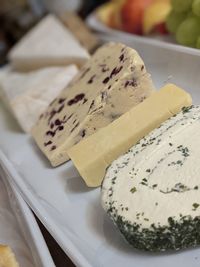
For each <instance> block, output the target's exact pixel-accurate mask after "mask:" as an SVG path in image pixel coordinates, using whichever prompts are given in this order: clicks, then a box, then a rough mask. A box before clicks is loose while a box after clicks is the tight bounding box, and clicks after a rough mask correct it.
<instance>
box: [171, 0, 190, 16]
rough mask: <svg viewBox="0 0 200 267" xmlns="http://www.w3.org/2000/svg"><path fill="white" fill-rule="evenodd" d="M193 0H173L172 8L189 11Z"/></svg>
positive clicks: (177, 10) (178, 10) (179, 11)
mask: <svg viewBox="0 0 200 267" xmlns="http://www.w3.org/2000/svg"><path fill="white" fill-rule="evenodd" d="M192 2H193V0H171V4H172V9H173V10H174V11H175V12H178V13H181V12H187V11H189V9H190V8H191V6H192Z"/></svg>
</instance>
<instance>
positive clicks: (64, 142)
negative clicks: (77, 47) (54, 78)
mask: <svg viewBox="0 0 200 267" xmlns="http://www.w3.org/2000/svg"><path fill="white" fill-rule="evenodd" d="M152 92H154V86H153V84H152V80H151V78H150V75H149V74H148V73H147V71H146V68H145V66H144V62H143V61H142V59H141V58H140V56H139V55H138V53H137V52H136V51H135V50H133V49H131V48H129V47H126V46H125V45H122V44H115V43H109V44H106V45H104V46H103V47H101V48H99V49H98V50H97V52H96V53H95V54H94V56H93V57H92V58H91V59H90V60H89V61H88V63H86V65H85V66H84V67H83V68H82V70H81V71H80V73H79V75H78V76H77V77H76V78H75V80H74V81H73V82H72V84H71V85H70V86H69V87H68V88H66V90H63V92H62V93H61V94H60V95H59V97H57V98H56V99H55V100H54V101H53V102H52V104H51V105H50V106H49V108H48V109H47V110H46V112H45V113H44V114H43V115H42V116H41V117H40V120H39V121H38V123H37V124H36V125H35V127H34V128H33V131H32V134H33V137H34V139H35V141H36V143H37V144H38V146H39V147H40V149H41V150H42V151H43V153H44V154H45V155H46V157H47V158H48V159H49V160H50V162H51V164H52V165H53V166H57V165H59V164H61V163H64V162H65V161H67V160H68V159H69V157H68V153H67V150H68V149H69V148H70V147H72V146H73V145H74V144H76V143H78V142H79V141H80V140H81V139H83V138H85V137H87V136H89V135H91V134H93V133H94V132H96V131H97V130H98V129H100V128H102V127H105V126H107V125H108V124H109V123H110V122H112V121H114V120H115V119H117V118H118V117H120V116H121V115H122V114H123V113H125V112H127V111H128V110H130V109H131V108H132V107H133V106H135V105H137V104H139V103H140V102H142V101H143V100H144V99H145V98H147V97H149V96H150V95H151V94H152Z"/></svg>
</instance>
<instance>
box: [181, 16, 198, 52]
mask: <svg viewBox="0 0 200 267" xmlns="http://www.w3.org/2000/svg"><path fill="white" fill-rule="evenodd" d="M199 36H200V20H199V19H198V18H197V17H195V16H193V17H189V18H186V19H185V20H184V21H183V22H182V23H181V24H180V25H179V27H178V29H177V32H176V40H177V42H178V43H179V44H182V45H186V46H191V47H196V42H197V39H198V37H199Z"/></svg>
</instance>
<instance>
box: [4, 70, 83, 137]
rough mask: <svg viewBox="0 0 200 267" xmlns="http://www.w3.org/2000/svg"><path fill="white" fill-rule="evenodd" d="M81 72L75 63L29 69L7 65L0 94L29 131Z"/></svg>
mask: <svg viewBox="0 0 200 267" xmlns="http://www.w3.org/2000/svg"><path fill="white" fill-rule="evenodd" d="M77 73H78V69H77V67H76V66H75V65H71V66H67V67H49V68H44V69H40V70H37V71H32V72H29V73H19V72H13V71H12V70H10V69H5V70H3V71H2V72H1V75H0V91H1V98H2V99H3V101H4V102H5V104H6V105H7V107H8V108H9V109H10V110H11V112H12V113H13V115H14V116H15V117H16V119H17V121H18V123H19V125H20V126H21V128H22V129H23V130H24V131H25V132H30V130H31V128H32V127H33V125H34V124H35V123H36V122H37V120H38V118H39V116H40V114H41V113H43V112H44V111H45V110H46V108H47V107H48V105H49V104H50V103H51V101H53V100H54V98H55V97H57V96H58V95H59V94H60V92H61V91H62V90H63V89H64V88H65V87H66V86H67V85H68V84H69V82H70V81H71V80H72V79H73V78H74V76H75V75H76V74H77Z"/></svg>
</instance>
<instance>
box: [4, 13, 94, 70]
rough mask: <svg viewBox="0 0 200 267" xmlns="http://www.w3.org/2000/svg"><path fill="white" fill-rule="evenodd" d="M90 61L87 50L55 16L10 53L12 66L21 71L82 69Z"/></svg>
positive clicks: (50, 17) (44, 20)
mask: <svg viewBox="0 0 200 267" xmlns="http://www.w3.org/2000/svg"><path fill="white" fill-rule="evenodd" d="M88 58H89V54H88V52H87V50H86V49H85V48H83V47H82V46H81V45H80V43H79V42H78V41H77V40H76V38H75V37H74V36H73V35H72V33H71V32H70V31H69V30H68V29H67V28H66V27H65V26H64V25H63V24H62V23H61V22H60V21H59V20H58V19H57V18H56V17H55V16H54V15H48V16H47V17H45V18H44V19H43V20H42V21H40V22H39V23H38V24H37V25H36V26H35V27H34V28H33V29H31V31H30V32H28V33H27V34H26V35H25V36H24V37H23V38H22V39H21V40H20V41H19V42H18V43H17V44H16V45H15V46H14V47H13V48H12V49H11V51H10V53H9V59H10V61H11V65H12V66H13V67H14V68H15V69H16V70H18V71H19V70H20V71H21V70H23V71H27V70H33V69H36V68H41V67H47V66H60V65H69V64H76V65H78V66H81V65H83V63H85V62H86V61H87V59H88Z"/></svg>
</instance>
